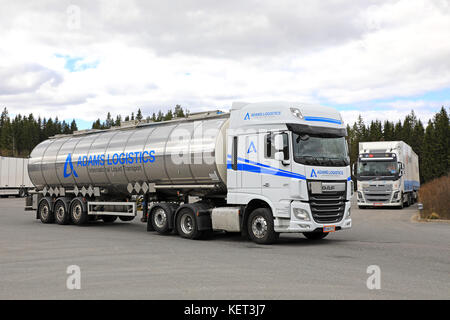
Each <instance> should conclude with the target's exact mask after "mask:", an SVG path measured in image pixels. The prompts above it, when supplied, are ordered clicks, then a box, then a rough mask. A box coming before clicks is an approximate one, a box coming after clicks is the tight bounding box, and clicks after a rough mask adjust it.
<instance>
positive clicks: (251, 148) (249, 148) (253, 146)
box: [247, 141, 256, 153]
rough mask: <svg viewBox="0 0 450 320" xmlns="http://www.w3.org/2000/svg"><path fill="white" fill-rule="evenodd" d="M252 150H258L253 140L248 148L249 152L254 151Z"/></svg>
mask: <svg viewBox="0 0 450 320" xmlns="http://www.w3.org/2000/svg"><path fill="white" fill-rule="evenodd" d="M252 152H256V148H255V145H254V144H253V141H252V142H250V145H249V146H248V150H247V153H252Z"/></svg>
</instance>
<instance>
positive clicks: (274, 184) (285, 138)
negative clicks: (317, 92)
mask: <svg viewBox="0 0 450 320" xmlns="http://www.w3.org/2000/svg"><path fill="white" fill-rule="evenodd" d="M345 136H346V129H345V126H344V123H343V121H342V118H341V116H340V114H339V113H338V112H337V111H336V110H334V109H331V108H326V107H321V106H312V105H307V104H297V105H296V104H292V103H283V102H266V103H253V104H245V103H242V104H233V107H232V110H231V118H230V127H229V129H228V133H227V139H228V143H227V145H228V152H227V188H228V193H227V202H228V203H229V204H242V205H246V206H247V207H248V206H250V207H252V205H251V204H252V203H255V204H256V203H257V204H258V205H259V206H261V205H263V204H265V205H267V206H268V207H269V208H270V211H271V212H272V215H273V224H274V226H273V228H274V231H275V232H276V233H284V232H301V233H304V234H305V236H307V237H308V236H311V237H324V236H326V235H327V234H328V232H332V231H337V230H343V229H347V228H350V227H351V224H352V220H351V212H350V199H351V196H352V193H353V191H352V190H353V188H352V181H351V178H350V162H349V161H350V160H349V157H348V147H347V143H346V140H345ZM244 220H245V219H244ZM260 221H261V220H260ZM262 222H263V225H264V223H267V221H262ZM247 225H248V226H249V229H251V228H252V227H253V228H254V229H258V226H259V225H258V220H255V222H254V223H252V222H250V223H247ZM250 233H252V230H250Z"/></svg>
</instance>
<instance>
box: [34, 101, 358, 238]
mask: <svg viewBox="0 0 450 320" xmlns="http://www.w3.org/2000/svg"><path fill="white" fill-rule="evenodd" d="M346 134H347V133H346V127H345V125H344V122H343V120H342V118H341V116H340V114H339V112H338V111H336V110H334V109H331V108H328V107H322V106H317V105H308V104H302V103H290V102H264V103H243V102H241V103H233V105H232V108H231V110H230V112H227V113H224V112H220V111H214V112H204V113H197V114H190V115H189V116H188V117H186V118H178V119H174V120H171V121H164V122H149V123H142V122H141V123H133V124H131V125H124V126H117V127H113V128H111V129H106V130H87V131H79V132H75V133H74V134H70V135H60V136H55V137H52V138H50V139H48V140H46V141H44V142H42V143H41V144H39V145H38V146H36V148H35V149H34V150H33V151H32V153H31V158H30V162H29V172H30V178H31V181H32V182H33V184H34V185H35V187H36V190H37V191H36V193H34V194H33V195H30V197H29V198H28V199H27V203H26V209H28V210H34V211H36V218H37V219H40V220H41V221H42V222H43V223H52V222H56V223H58V224H68V223H73V224H76V225H81V224H85V223H87V222H88V221H91V220H103V221H104V222H109V223H111V222H112V221H114V220H116V219H117V218H119V219H121V220H123V221H129V220H131V219H133V218H134V217H135V216H136V215H137V206H138V205H140V204H139V203H138V201H139V199H142V212H143V218H142V219H141V220H142V221H143V222H146V223H147V230H148V231H156V232H159V233H161V234H164V233H175V234H178V235H180V236H181V237H184V238H190V239H198V238H200V237H204V236H205V234H209V233H210V232H211V231H227V232H240V233H242V234H243V235H246V236H248V237H249V238H250V239H251V240H253V241H254V242H256V243H261V244H267V243H272V242H274V241H275V240H276V239H277V237H278V235H279V234H280V233H303V234H304V235H305V237H306V238H308V239H322V238H324V237H325V236H327V235H328V234H329V233H330V232H334V231H338V230H344V229H348V228H350V227H351V225H352V219H351V211H350V198H351V196H352V190H353V188H352V181H351V178H350V163H349V156H348V147H347V144H346V139H345V137H346Z"/></svg>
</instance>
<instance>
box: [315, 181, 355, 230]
mask: <svg viewBox="0 0 450 320" xmlns="http://www.w3.org/2000/svg"><path fill="white" fill-rule="evenodd" d="M324 182H325V181H324ZM326 182H329V181H326ZM308 189H309V188H308ZM308 192H309V205H310V207H311V213H312V216H313V219H314V221H316V222H318V223H335V222H339V221H341V220H342V218H343V217H344V212H345V202H346V190H344V191H336V192H326V193H322V194H312V193H311V190H308Z"/></svg>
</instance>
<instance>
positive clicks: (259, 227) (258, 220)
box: [252, 216, 267, 238]
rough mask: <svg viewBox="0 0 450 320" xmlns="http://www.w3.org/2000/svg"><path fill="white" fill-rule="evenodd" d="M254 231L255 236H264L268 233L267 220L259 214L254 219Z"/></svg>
mask: <svg viewBox="0 0 450 320" xmlns="http://www.w3.org/2000/svg"><path fill="white" fill-rule="evenodd" d="M252 231H253V234H254V235H255V237H257V238H264V236H265V235H266V234H267V221H266V219H264V217H261V216H257V217H255V218H254V219H253V221H252Z"/></svg>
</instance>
